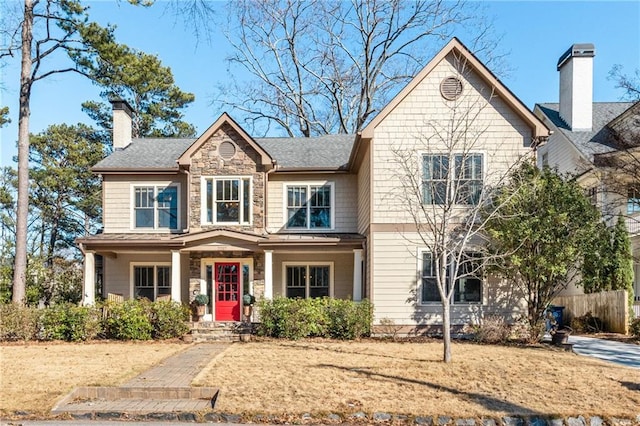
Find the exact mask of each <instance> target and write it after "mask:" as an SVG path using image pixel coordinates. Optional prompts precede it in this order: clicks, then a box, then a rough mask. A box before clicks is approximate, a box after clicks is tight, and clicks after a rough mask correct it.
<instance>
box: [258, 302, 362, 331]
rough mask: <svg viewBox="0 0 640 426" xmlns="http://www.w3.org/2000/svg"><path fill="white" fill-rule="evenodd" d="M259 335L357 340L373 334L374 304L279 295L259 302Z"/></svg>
mask: <svg viewBox="0 0 640 426" xmlns="http://www.w3.org/2000/svg"><path fill="white" fill-rule="evenodd" d="M258 307H259V309H260V320H261V323H260V324H259V325H258V329H257V332H258V335H261V336H270V337H279V338H286V339H294V340H295V339H301V338H303V337H333V338H338V339H355V338H358V337H362V336H367V335H369V334H370V333H371V315H372V306H371V304H370V303H369V302H368V301H366V300H365V301H362V302H352V301H349V300H340V299H330V298H318V299H288V298H286V297H276V298H274V299H273V300H265V299H263V300H261V301H260V302H259V303H258Z"/></svg>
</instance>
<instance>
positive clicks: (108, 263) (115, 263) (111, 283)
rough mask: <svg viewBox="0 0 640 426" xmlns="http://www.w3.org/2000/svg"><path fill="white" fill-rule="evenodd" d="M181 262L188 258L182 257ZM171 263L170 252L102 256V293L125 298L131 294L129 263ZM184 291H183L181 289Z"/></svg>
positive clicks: (186, 260)
mask: <svg viewBox="0 0 640 426" xmlns="http://www.w3.org/2000/svg"><path fill="white" fill-rule="evenodd" d="M181 261H182V262H187V263H188V259H185V258H184V256H183V257H182V260H181ZM132 262H134V263H149V264H155V263H166V262H168V263H171V254H170V253H167V254H162V253H156V254H134V253H119V254H118V256H117V257H116V258H113V257H105V258H104V293H105V296H106V294H107V293H118V294H122V295H123V296H124V298H125V299H129V298H130V295H131V263H132ZM183 293H184V291H183Z"/></svg>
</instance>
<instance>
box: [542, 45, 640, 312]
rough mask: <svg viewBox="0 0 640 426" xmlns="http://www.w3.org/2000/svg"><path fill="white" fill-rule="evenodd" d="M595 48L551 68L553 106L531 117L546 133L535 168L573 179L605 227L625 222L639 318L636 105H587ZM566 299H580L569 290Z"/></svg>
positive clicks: (639, 123) (573, 52) (574, 50)
mask: <svg viewBox="0 0 640 426" xmlns="http://www.w3.org/2000/svg"><path fill="white" fill-rule="evenodd" d="M594 57H595V47H594V45H593V44H590V43H583V44H574V45H572V46H571V47H570V48H569V49H568V50H567V51H566V52H565V53H563V54H562V55H561V56H560V58H559V60H558V64H557V70H558V72H559V80H560V84H559V88H560V93H559V95H560V96H559V103H542V104H537V105H536V106H535V108H534V112H535V113H536V115H537V116H539V117H540V118H541V119H542V120H543V121H544V123H545V124H546V125H547V127H549V129H551V131H552V134H551V136H550V137H549V140H548V142H547V143H546V144H545V145H544V146H543V147H541V148H540V149H539V150H538V165H539V166H540V167H543V166H548V167H551V168H553V169H555V170H557V171H558V173H560V174H564V175H573V176H576V177H577V179H578V181H579V182H580V184H581V185H582V186H583V187H584V188H585V189H586V190H587V191H588V194H589V195H590V196H591V197H592V200H593V202H594V204H596V205H598V206H599V207H600V208H601V209H602V213H603V215H604V216H605V218H608V220H609V221H610V223H611V224H613V223H615V221H616V220H617V218H618V216H623V217H624V218H625V220H626V222H627V229H628V231H629V234H630V237H631V243H632V250H633V253H634V257H635V259H636V260H635V262H634V273H635V274H634V275H635V278H634V293H635V300H636V306H635V310H636V315H640V262H639V261H638V258H639V255H638V253H640V203H639V202H638V201H639V200H640V196H639V195H638V194H639V192H638V184H637V182H638V179H639V178H640V161H638V160H639V159H640V158H639V157H638V152H637V146H638V144H639V141H640V119H639V117H640V103H636V104H634V103H632V102H593V60H594ZM567 293H568V294H571V293H581V290H580V288H577V287H570V288H569V289H568V292H567Z"/></svg>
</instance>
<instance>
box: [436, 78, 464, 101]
mask: <svg viewBox="0 0 640 426" xmlns="http://www.w3.org/2000/svg"><path fill="white" fill-rule="evenodd" d="M440 93H441V94H442V97H443V98H445V99H446V100H448V101H455V100H456V99H458V98H459V97H460V95H461V94H462V81H460V79H458V78H457V77H447V78H445V79H444V80H442V83H440Z"/></svg>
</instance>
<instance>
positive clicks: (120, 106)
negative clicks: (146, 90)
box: [109, 99, 133, 117]
mask: <svg viewBox="0 0 640 426" xmlns="http://www.w3.org/2000/svg"><path fill="white" fill-rule="evenodd" d="M109 102H111V108H112V109H113V110H114V111H124V112H126V113H127V115H128V116H129V117H132V116H133V108H131V105H129V102H127V101H125V100H124V99H112V100H110V101H109Z"/></svg>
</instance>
